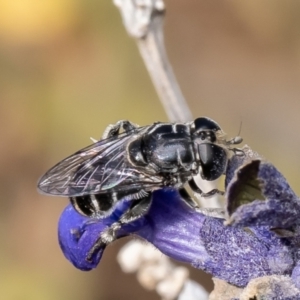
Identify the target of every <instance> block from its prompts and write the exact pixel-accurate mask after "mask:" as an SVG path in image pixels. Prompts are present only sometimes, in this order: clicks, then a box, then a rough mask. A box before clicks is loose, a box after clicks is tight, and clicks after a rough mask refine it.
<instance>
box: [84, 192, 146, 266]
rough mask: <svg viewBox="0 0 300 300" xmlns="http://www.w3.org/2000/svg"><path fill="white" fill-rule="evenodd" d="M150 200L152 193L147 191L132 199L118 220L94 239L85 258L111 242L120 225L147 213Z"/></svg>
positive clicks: (88, 259) (90, 257) (90, 258)
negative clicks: (145, 194) (129, 205)
mask: <svg viewBox="0 0 300 300" xmlns="http://www.w3.org/2000/svg"><path fill="white" fill-rule="evenodd" d="M151 200H152V193H149V194H148V195H147V196H145V197H143V198H141V199H138V200H134V201H133V204H132V206H131V207H130V208H129V209H128V210H126V211H125V212H124V214H123V215H122V216H121V217H120V219H119V221H117V222H115V223H113V224H112V225H111V226H110V227H108V228H107V229H106V230H104V231H103V232H102V233H101V234H100V236H99V237H98V239H97V240H96V242H95V244H94V245H93V247H92V248H91V249H90V251H89V252H88V254H87V257H86V260H87V261H91V260H92V257H93V256H94V254H95V253H96V252H97V251H98V250H99V249H101V248H103V247H106V246H107V245H109V244H110V243H112V242H113V241H114V240H115V239H116V237H117V232H118V230H119V229H120V228H121V227H122V225H125V224H128V223H131V222H133V221H135V220H137V219H139V218H140V217H142V216H143V215H145V214H146V213H147V211H148V210H149V208H150V205H151Z"/></svg>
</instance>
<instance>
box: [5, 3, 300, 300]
mask: <svg viewBox="0 0 300 300" xmlns="http://www.w3.org/2000/svg"><path fill="white" fill-rule="evenodd" d="M166 6H167V15H166V19H165V39H166V46H167V51H168V54H169V58H170V61H171V62H172V64H173V68H174V71H175V73H176V75H177V77H178V80H179V83H180V85H181V87H182V90H183V93H184V95H185V96H186V98H187V100H188V102H189V104H190V107H191V109H192V111H193V114H194V116H203V115H205V116H210V117H211V118H213V119H215V120H217V122H219V124H220V125H221V126H222V128H223V129H224V130H225V131H226V132H227V133H229V135H230V136H234V135H236V134H238V131H239V127H240V123H241V122H242V132H241V135H242V136H243V137H244V140H245V142H246V143H247V144H249V145H250V146H251V147H252V148H253V149H255V150H256V151H258V152H259V153H260V154H262V155H263V156H264V157H266V158H267V159H268V160H270V161H271V162H273V163H274V164H275V165H276V166H277V167H278V168H279V169H280V170H281V171H282V172H283V174H284V175H285V176H286V177H287V178H288V180H289V182H290V183H291V185H292V187H293V188H294V190H295V191H296V192H297V193H298V194H300V186H299V184H298V182H299V177H300V169H299V166H300V155H299V149H300V130H299V129H300V99H299V95H300V84H299V83H300V81H299V80H300V2H299V1H293V0H285V1H282V0H246V1H240V0H231V1H224V0H210V1H204V0H201V1H192V0H185V1H183V0H182V1H170V0H168V1H166ZM119 119H129V120H131V121H133V122H135V123H138V124H141V125H145V124H150V123H152V122H154V121H158V120H160V121H166V120H167V119H166V115H165V113H164V111H163V109H162V106H161V105H160V102H159V100H158V98H157V95H156V93H155V91H154V89H153V86H152V84H151V82H150V79H149V77H148V74H147V72H146V70H145V67H144V65H143V62H142V60H141V58H140V56H139V53H138V51H137V48H136V45H135V44H134V41H133V40H132V39H131V38H129V37H128V36H127V34H126V32H125V29H124V28H123V25H122V21H121V17H120V15H119V12H118V10H117V9H116V8H115V7H114V6H113V4H112V2H111V1H101V0H98V1H96V0H43V1H40V0H13V1H12V0H0V140H1V143H0V166H1V171H0V178H1V180H0V191H1V197H0V205H1V208H0V223H1V226H0V234H1V244H0V298H1V299H8V300H10V299H13V300H14V299H25V300H27V299H29V300H31V299H33V300H35V299H39V300H44V299H45V300H48V299H51V300H52V299H73V300H77V299H92V300H96V299H104V300H114V299H140V298H142V299H146V300H147V299H158V297H157V296H156V294H155V293H151V292H146V291H144V290H143V289H142V288H141V287H140V286H139V285H138V284H137V282H136V280H135V276H134V275H126V274H124V273H122V272H121V270H120V268H119V266H118V264H117V263H116V259H115V257H116V254H117V252H118V249H119V247H120V246H121V245H122V244H124V241H119V242H116V243H114V244H113V245H112V246H110V247H109V248H108V249H107V250H106V252H105V254H104V257H103V259H102V262H101V264H100V265H99V267H98V268H97V269H96V270H94V271H92V272H87V273H86V272H81V271H78V270H76V269H75V268H74V267H73V266H72V265H71V264H70V263H69V262H68V261H67V260H66V259H65V258H64V257H63V254H62V253H61V251H60V248H59V246H58V242H57V234H56V230H57V220H58V218H59V215H60V213H61V211H62V209H63V208H64V207H65V206H66V204H67V203H68V200H67V199H63V198H50V197H45V196H42V195H39V194H38V193H37V191H36V182H37V180H38V178H39V176H41V175H42V174H43V173H44V172H45V171H46V170H47V169H48V168H49V167H51V166H52V165H53V164H55V163H56V162H58V161H59V160H61V159H62V158H64V157H66V156H67V155H69V154H71V153H73V152H75V151H76V150H78V149H80V148H82V147H84V146H86V145H88V144H90V140H89V137H90V136H92V137H94V138H97V137H100V136H101V134H102V132H103V130H104V128H105V127H106V125H107V124H109V123H114V122H116V121H117V120H119ZM192 276H193V278H194V279H196V280H197V281H198V282H202V283H203V284H204V286H205V287H206V288H207V289H208V290H211V289H212V283H211V281H210V278H209V276H206V275H203V273H202V272H200V271H195V270H192Z"/></svg>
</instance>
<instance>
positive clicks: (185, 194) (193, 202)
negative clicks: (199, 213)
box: [178, 188, 198, 208]
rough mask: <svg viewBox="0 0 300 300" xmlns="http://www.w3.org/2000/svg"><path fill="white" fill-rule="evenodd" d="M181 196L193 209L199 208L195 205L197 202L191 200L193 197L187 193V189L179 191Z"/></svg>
mask: <svg viewBox="0 0 300 300" xmlns="http://www.w3.org/2000/svg"><path fill="white" fill-rule="evenodd" d="M178 191H179V194H180V196H181V198H182V199H183V200H184V201H185V202H186V203H187V204H188V205H190V206H191V207H194V208H195V207H198V206H197V204H196V203H195V201H194V200H193V199H192V198H191V196H190V195H189V193H188V192H187V191H186V189H185V188H181V189H179V190H178Z"/></svg>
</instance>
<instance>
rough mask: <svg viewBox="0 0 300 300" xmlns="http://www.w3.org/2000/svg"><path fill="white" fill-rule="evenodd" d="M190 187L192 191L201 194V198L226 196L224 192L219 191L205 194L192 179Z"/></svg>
mask: <svg viewBox="0 0 300 300" xmlns="http://www.w3.org/2000/svg"><path fill="white" fill-rule="evenodd" d="M188 183H189V186H190V187H191V189H192V190H193V191H194V192H195V193H197V194H200V196H201V197H211V196H214V195H215V194H219V195H224V192H223V191H220V190H218V189H213V190H211V191H209V192H208V193H204V192H203V191H202V190H201V189H200V188H199V187H198V185H197V184H196V182H195V180H194V178H192V179H191V180H189V182H188Z"/></svg>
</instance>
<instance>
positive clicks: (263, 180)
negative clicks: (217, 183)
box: [227, 160, 300, 229]
mask: <svg viewBox="0 0 300 300" xmlns="http://www.w3.org/2000/svg"><path fill="white" fill-rule="evenodd" d="M227 201H228V203H227V212H228V214H229V216H230V218H229V221H228V224H234V225H239V226H269V228H280V229H282V228H286V229H290V228H291V227H293V226H295V225H297V224H299V222H300V219H299V213H300V201H299V199H298V198H297V196H296V195H295V193H294V192H293V191H292V189H291V188H290V186H289V184H288V183H287V181H286V179H285V178H284V177H283V176H282V175H281V173H280V172H279V171H278V170H277V169H276V168H275V167H274V166H273V165H271V164H270V163H267V162H264V161H262V160H253V161H251V162H250V163H248V164H246V165H244V166H242V167H240V168H239V169H238V170H237V172H236V175H235V177H234V178H233V179H232V180H231V182H230V183H229V184H228V188H227Z"/></svg>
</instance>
